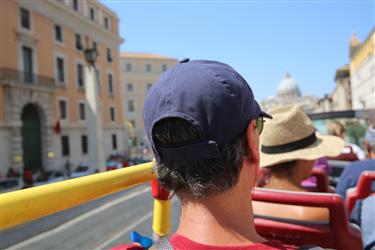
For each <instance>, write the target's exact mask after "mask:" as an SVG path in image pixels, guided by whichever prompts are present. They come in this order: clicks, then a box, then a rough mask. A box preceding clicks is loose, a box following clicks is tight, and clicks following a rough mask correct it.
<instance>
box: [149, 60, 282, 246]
mask: <svg viewBox="0 0 375 250" xmlns="http://www.w3.org/2000/svg"><path fill="white" fill-rule="evenodd" d="M265 117H266V118H270V116H269V115H268V114H266V113H264V112H263V111H262V110H261V109H260V107H259V105H258V103H257V102H256V100H255V99H254V95H253V92H252V90H251V88H250V86H249V84H248V83H247V82H246V81H245V79H244V78H243V77H242V76H241V75H240V74H239V73H237V72H236V71H235V70H234V69H233V68H232V67H230V66H229V65H227V64H224V63H221V62H217V61H205V60H197V61H189V60H188V59H186V60H183V61H181V62H180V63H179V64H177V65H176V66H174V67H173V68H172V69H170V70H168V71H167V72H166V73H164V74H163V75H162V76H161V78H160V79H159V81H157V82H156V83H155V84H154V85H153V87H152V88H151V89H150V90H149V92H148V93H147V96H146V99H145V104H144V110H143V120H144V127H145V132H146V134H147V138H148V141H149V143H150V145H151V147H152V149H153V152H154V154H155V157H156V164H155V166H154V171H155V173H156V176H157V178H158V180H159V182H160V183H161V185H162V186H163V187H165V188H166V189H168V190H169V191H172V192H174V193H175V194H176V195H177V197H178V198H179V199H180V200H181V215H180V221H179V226H178V229H177V231H176V232H175V233H174V234H173V235H172V236H171V238H170V239H169V240H166V239H163V240H162V241H159V242H158V243H157V246H156V249H161V246H160V244H167V245H168V246H169V248H163V249H172V247H173V249H175V250H179V249H196V250H199V249H225V248H230V249H244V250H245V249H287V248H286V246H284V245H282V243H280V242H278V241H267V240H266V239H264V238H262V237H261V236H260V235H258V234H257V232H256V231H255V226H254V221H253V218H254V215H253V212H252V205H251V192H252V189H253V187H254V184H255V180H256V174H257V172H258V168H259V134H260V133H261V132H262V130H263V123H264V118H265Z"/></svg>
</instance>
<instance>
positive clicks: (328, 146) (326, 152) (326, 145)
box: [260, 134, 345, 167]
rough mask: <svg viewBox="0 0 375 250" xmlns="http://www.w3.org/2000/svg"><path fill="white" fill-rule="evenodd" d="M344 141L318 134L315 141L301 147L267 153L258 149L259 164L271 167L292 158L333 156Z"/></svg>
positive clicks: (342, 145) (314, 158) (340, 148)
mask: <svg viewBox="0 0 375 250" xmlns="http://www.w3.org/2000/svg"><path fill="white" fill-rule="evenodd" d="M344 146H345V142H344V141H343V140H342V139H341V138H339V137H336V136H329V135H325V136H323V135H319V134H317V141H316V142H315V143H314V144H312V145H310V146H308V147H306V148H303V149H299V150H295V151H291V152H286V153H280V154H267V153H263V152H262V151H260V166H261V167H272V166H273V165H275V164H279V163H283V162H288V161H293V160H316V159H318V158H320V157H325V156H326V157H334V156H337V155H339V154H340V153H341V151H342V149H343V148H344Z"/></svg>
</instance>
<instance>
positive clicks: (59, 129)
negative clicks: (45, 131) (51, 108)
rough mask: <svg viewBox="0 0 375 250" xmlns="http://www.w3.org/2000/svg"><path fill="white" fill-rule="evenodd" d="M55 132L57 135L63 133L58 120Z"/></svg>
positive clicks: (54, 128)
mask: <svg viewBox="0 0 375 250" xmlns="http://www.w3.org/2000/svg"><path fill="white" fill-rule="evenodd" d="M53 131H55V133H56V134H60V133H61V126H60V120H57V122H56V125H55V127H53Z"/></svg>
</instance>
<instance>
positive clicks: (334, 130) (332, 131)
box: [327, 121, 345, 136]
mask: <svg viewBox="0 0 375 250" xmlns="http://www.w3.org/2000/svg"><path fill="white" fill-rule="evenodd" d="M327 129H328V134H329V135H334V136H341V135H343V134H344V133H345V127H344V125H343V124H342V123H341V122H338V121H332V122H330V123H329V124H328V126H327Z"/></svg>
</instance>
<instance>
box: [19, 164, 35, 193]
mask: <svg viewBox="0 0 375 250" xmlns="http://www.w3.org/2000/svg"><path fill="white" fill-rule="evenodd" d="M22 180H23V186H22V189H25V188H30V187H33V186H34V179H33V172H32V171H31V170H30V169H29V168H24V171H23V175H22Z"/></svg>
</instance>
